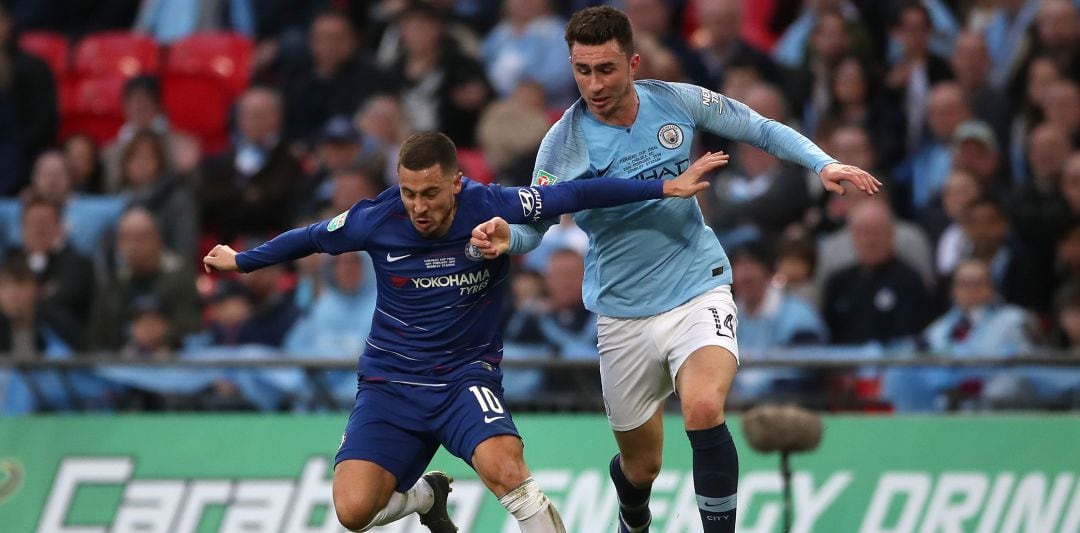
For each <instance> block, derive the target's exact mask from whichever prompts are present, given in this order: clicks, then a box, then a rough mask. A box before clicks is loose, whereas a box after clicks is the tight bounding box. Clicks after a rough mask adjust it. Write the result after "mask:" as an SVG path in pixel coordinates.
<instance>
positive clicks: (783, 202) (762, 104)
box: [705, 85, 810, 246]
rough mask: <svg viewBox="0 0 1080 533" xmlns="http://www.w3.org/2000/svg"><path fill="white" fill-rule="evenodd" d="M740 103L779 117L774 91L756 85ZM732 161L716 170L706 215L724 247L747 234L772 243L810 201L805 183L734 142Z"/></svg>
mask: <svg viewBox="0 0 1080 533" xmlns="http://www.w3.org/2000/svg"><path fill="white" fill-rule="evenodd" d="M745 103H746V105H748V106H750V108H751V109H753V110H754V111H757V112H758V113H760V114H761V115H762V116H764V117H766V118H771V119H773V120H776V121H779V122H783V121H784V118H785V112H784V101H783V97H782V96H781V95H780V92H779V91H777V90H776V89H774V88H772V87H770V86H767V85H758V86H757V87H754V88H752V89H750V90H749V91H748V93H747V95H746V101H745ZM735 150H736V153H735V155H736V158H735V159H736V161H737V163H736V165H734V166H732V167H728V168H726V169H724V170H723V171H722V172H721V177H720V179H719V180H718V182H717V184H716V186H715V187H713V188H712V194H710V195H707V196H706V198H707V202H705V212H706V220H707V221H708V222H709V225H710V226H711V227H712V228H713V229H714V230H716V232H717V237H719V239H720V242H721V243H723V244H724V245H725V246H730V245H732V244H735V243H737V242H740V241H745V240H747V239H754V240H764V241H766V242H772V240H774V239H775V238H776V236H778V235H779V234H780V233H781V232H782V231H783V230H784V228H786V227H787V226H788V225H789V224H792V223H794V222H797V221H799V220H800V219H801V218H802V215H803V213H804V212H805V211H806V209H807V208H808V207H809V206H810V198H809V188H808V187H807V186H806V183H805V181H804V180H803V175H802V173H801V172H799V171H798V170H796V169H795V168H793V167H791V166H789V165H786V164H784V163H782V162H781V161H780V160H779V159H777V158H776V157H773V156H771V155H769V154H768V153H766V152H765V151H763V150H761V149H759V148H755V147H753V146H750V145H749V144H738V145H737V146H736V148H735Z"/></svg>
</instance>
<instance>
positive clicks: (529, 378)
mask: <svg viewBox="0 0 1080 533" xmlns="http://www.w3.org/2000/svg"><path fill="white" fill-rule="evenodd" d="M544 283H545V278H544V276H542V275H541V274H540V273H539V272H538V271H536V270H518V271H516V272H514V274H513V277H512V279H511V280H510V291H511V293H512V294H513V299H512V300H513V301H512V304H511V305H512V307H510V308H509V309H507V312H506V314H505V315H504V316H505V317H506V320H505V322H504V323H503V324H502V328H503V357H505V358H507V359H511V360H512V359H528V360H545V359H553V358H554V356H555V354H554V353H553V348H552V347H551V346H550V345H549V344H547V343H546V342H545V339H544V333H543V332H542V331H541V330H540V323H539V319H540V314H541V313H543V312H544V310H545V309H546V308H547V300H546V298H545V295H544ZM507 301H508V302H509V301H510V299H507ZM503 374H504V375H503V389H504V390H505V391H506V395H507V398H508V399H509V398H513V399H514V400H516V401H528V400H532V401H534V402H535V401H536V396H537V395H538V394H539V393H540V391H541V387H543V386H544V373H543V371H541V370H539V369H524V368H507V369H505V370H503ZM545 392H547V391H545Z"/></svg>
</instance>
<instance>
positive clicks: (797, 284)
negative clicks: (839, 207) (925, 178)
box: [773, 167, 862, 310]
mask: <svg viewBox="0 0 1080 533" xmlns="http://www.w3.org/2000/svg"><path fill="white" fill-rule="evenodd" d="M860 168H862V167H860ZM816 271H817V243H816V242H814V241H812V240H810V239H809V238H804V237H787V238H784V239H782V240H781V241H780V242H779V243H777V245H776V274H775V276H773V282H774V283H776V284H777V285H778V286H779V287H780V288H782V289H783V291H784V293H785V294H789V295H792V296H794V297H795V298H799V299H801V300H802V301H804V302H806V303H808V304H810V307H812V308H813V309H815V310H816V309H820V308H821V288H820V287H819V286H818V284H817V283H815V272H816Z"/></svg>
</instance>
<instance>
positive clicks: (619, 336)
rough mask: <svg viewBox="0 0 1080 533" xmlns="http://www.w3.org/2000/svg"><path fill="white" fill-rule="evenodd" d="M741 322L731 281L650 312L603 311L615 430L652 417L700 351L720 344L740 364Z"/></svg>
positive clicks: (600, 323)
mask: <svg viewBox="0 0 1080 533" xmlns="http://www.w3.org/2000/svg"><path fill="white" fill-rule="evenodd" d="M738 325H739V323H738V318H737V315H736V311H735V300H734V299H732V297H731V286H730V285H721V286H719V287H716V288H715V289H712V290H709V291H708V292H705V293H703V294H701V295H699V296H697V297H696V298H694V299H692V300H690V301H688V302H686V303H684V304H682V305H680V306H678V307H676V308H674V309H672V310H670V311H665V312H663V313H660V314H658V315H653V316H650V317H644V318H612V317H607V316H600V317H599V318H598V319H597V335H598V346H599V348H600V380H601V382H602V384H603V388H604V408H605V410H606V411H607V417H608V422H609V423H610V424H611V429H613V430H615V431H629V430H631V429H634V428H637V427H640V426H641V425H642V424H644V423H645V422H647V421H648V420H649V418H650V417H651V416H653V414H654V413H656V410H657V409H659V408H660V406H661V405H662V404H663V402H664V400H666V399H667V397H668V396H669V395H670V394H671V393H672V392H673V391H674V390H675V377H676V376H677V375H678V374H679V369H680V368H681V367H682V365H683V363H685V362H686V359H687V358H689V357H690V354H692V353H694V351H695V350H697V349H699V348H702V347H705V346H719V347H721V348H724V349H726V350H728V351H729V352H731V353H732V354H734V355H735V362H736V363H738V362H739V344H738V342H737V338H736V335H735V330H736V329H738Z"/></svg>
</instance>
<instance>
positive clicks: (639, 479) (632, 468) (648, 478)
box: [622, 454, 662, 487]
mask: <svg viewBox="0 0 1080 533" xmlns="http://www.w3.org/2000/svg"><path fill="white" fill-rule="evenodd" d="M661 463H662V461H661V460H660V456H659V455H657V456H655V457H653V456H649V457H634V458H628V457H627V456H626V455H625V454H624V455H623V464H622V466H623V474H624V475H625V476H626V479H627V480H629V481H630V483H631V484H632V485H634V486H635V487H648V486H650V485H652V483H653V481H655V480H656V476H659V475H660V466H661Z"/></svg>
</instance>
